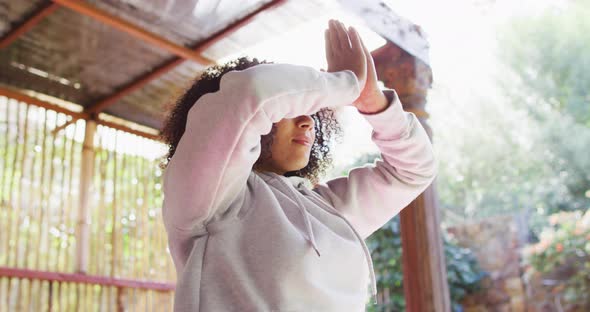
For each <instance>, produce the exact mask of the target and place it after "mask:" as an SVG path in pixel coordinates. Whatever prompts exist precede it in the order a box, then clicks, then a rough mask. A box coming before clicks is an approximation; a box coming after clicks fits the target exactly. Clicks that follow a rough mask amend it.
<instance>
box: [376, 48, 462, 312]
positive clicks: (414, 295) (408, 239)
mask: <svg viewBox="0 0 590 312" xmlns="http://www.w3.org/2000/svg"><path fill="white" fill-rule="evenodd" d="M371 54H372V55H373V58H374V60H375V67H376V69H377V76H378V77H379V80H381V81H383V83H384V84H385V86H386V87H387V88H390V89H395V90H396V91H397V93H398V95H399V97H400V101H401V102H402V105H403V107H404V110H405V111H412V112H417V113H418V114H416V117H418V120H419V121H420V124H421V125H422V126H423V127H424V129H425V130H426V132H427V133H428V135H429V137H430V138H431V140H432V130H431V128H430V127H429V125H428V123H427V121H426V117H427V116H428V114H426V113H425V112H424V108H425V106H426V95H427V93H428V89H430V87H431V85H432V71H431V69H430V67H429V66H428V64H426V63H425V62H423V61H422V60H421V59H420V58H418V57H416V56H414V55H411V54H410V53H408V52H407V51H405V50H404V49H403V48H401V47H400V46H398V45H396V44H394V43H392V42H388V43H387V44H386V45H385V46H384V47H381V48H379V49H378V51H374V52H372V53H371ZM438 210H439V208H438V202H437V196H436V180H435V182H433V183H432V184H431V185H430V186H429V187H428V188H427V189H426V190H425V191H424V192H423V193H422V194H421V195H420V196H418V197H417V198H416V199H415V200H414V201H412V203H410V204H409V205H408V206H407V207H406V208H404V209H403V210H402V211H401V213H400V220H401V238H402V266H403V274H404V296H405V299H406V311H409V312H432V311H437V312H439V311H440V312H449V311H450V297H449V288H448V285H447V270H446V264H445V257H444V251H443V245H442V238H441V229H440V217H439V211H438Z"/></svg>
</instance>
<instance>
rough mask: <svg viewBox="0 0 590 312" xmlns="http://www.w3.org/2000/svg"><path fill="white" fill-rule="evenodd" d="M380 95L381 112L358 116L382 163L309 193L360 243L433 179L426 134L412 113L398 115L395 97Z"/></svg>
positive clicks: (392, 93) (388, 92)
mask: <svg viewBox="0 0 590 312" xmlns="http://www.w3.org/2000/svg"><path fill="white" fill-rule="evenodd" d="M385 93H386V96H387V97H388V99H389V102H390V103H389V106H388V107H387V108H386V109H385V110H384V111H382V112H380V113H377V114H362V113H361V115H362V116H364V118H365V119H366V120H367V121H368V122H369V124H370V125H371V126H372V127H373V131H372V134H371V139H372V140H373V142H375V144H376V145H377V147H378V148H379V150H380V152H381V157H382V160H381V159H377V160H376V161H375V163H374V164H371V165H365V166H363V167H358V168H353V169H351V170H350V171H349V173H348V176H345V177H339V178H336V179H333V180H330V181H327V182H325V183H320V184H317V185H316V186H315V187H314V189H313V190H314V191H315V192H317V193H318V194H320V195H321V196H322V197H323V198H324V199H326V200H327V201H328V202H330V204H332V206H334V207H335V208H336V209H337V210H339V211H340V212H341V213H342V214H343V215H344V216H345V217H346V218H347V219H348V220H349V221H350V222H351V224H352V225H353V226H354V227H355V229H356V230H357V231H358V232H359V234H360V235H361V236H362V237H363V238H367V237H369V235H371V234H372V233H373V232H375V231H376V230H378V229H379V228H380V227H382V226H383V225H384V224H385V223H387V222H388V221H389V220H390V219H391V218H393V217H394V216H395V215H397V214H398V213H399V212H400V211H401V210H402V209H403V208H404V207H406V206H407V205H408V204H409V203H410V202H412V200H414V199H415V198H416V197H418V195H420V194H421V193H422V192H423V191H424V190H425V189H426V188H427V187H428V186H429V185H430V184H431V183H432V181H433V180H434V178H435V176H436V173H437V164H436V159H435V157H434V153H433V148H432V145H431V143H430V140H429V138H428V135H427V134H426V131H425V130H424V128H423V127H422V125H421V124H420V122H419V121H418V119H417V118H416V116H415V115H414V114H413V113H409V112H404V111H403V110H402V105H401V102H400V101H399V99H398V97H397V94H396V93H395V91H393V90H386V91H385Z"/></svg>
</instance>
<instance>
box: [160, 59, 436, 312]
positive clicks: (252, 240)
mask: <svg viewBox="0 0 590 312" xmlns="http://www.w3.org/2000/svg"><path fill="white" fill-rule="evenodd" d="M359 93H360V90H359V86H358V82H357V79H356V76H355V75H354V73H353V72H351V71H342V72H337V73H326V72H321V71H317V70H315V69H312V68H309V67H304V66H295V65H286V64H264V65H258V66H255V67H252V68H249V69H247V70H243V71H233V72H229V73H227V74H225V75H224V76H223V77H222V79H221V84H220V90H219V91H218V92H215V93H210V94H206V95H204V96H202V97H201V98H200V99H199V100H198V101H197V103H195V105H194V106H193V107H192V108H191V110H190V111H189V113H188V120H187V125H186V130H185V133H184V135H183V136H182V138H181V140H180V142H179V144H178V147H177V149H176V152H175V154H174V156H173V157H172V159H171V160H170V162H169V164H168V166H167V168H166V171H165V173H164V195H165V198H164V204H163V217H164V223H165V225H166V230H167V232H168V240H169V245H170V252H171V254H172V258H173V260H174V264H175V266H176V271H177V286H176V292H175V302H174V309H175V311H364V309H365V304H366V303H367V301H368V294H367V291H368V290H369V291H370V293H371V295H373V298H374V296H375V294H376V291H377V289H376V283H375V277H374V272H373V268H372V261H371V257H370V254H369V251H368V249H367V246H366V245H365V242H364V240H365V239H366V238H367V237H368V236H369V235H371V233H373V232H374V231H376V230H377V229H379V228H380V227H381V226H383V225H384V224H385V223H386V222H387V221H389V220H390V219H391V218H392V217H394V216H395V215H397V214H398V213H399V211H400V210H401V209H403V208H404V207H405V206H407V205H408V204H409V203H410V202H411V201H412V200H413V199H415V198H416V197H417V196H418V195H419V194H420V193H422V192H423V191H424V189H426V187H427V186H428V185H429V184H430V183H431V182H432V181H433V179H434V178H435V175H436V172H437V165H436V161H435V158H434V154H433V150H432V146H431V144H430V141H429V139H428V136H427V135H426V132H425V131H424V128H423V127H422V126H421V125H420V123H419V122H418V120H417V118H416V117H415V115H414V114H412V113H408V112H404V111H403V110H402V106H401V103H400V102H399V100H398V97H397V95H396V94H395V92H394V91H392V90H389V91H386V94H387V96H388V98H389V100H390V103H389V106H388V107H387V108H386V109H385V110H384V111H382V112H380V113H377V114H362V115H363V116H364V118H365V119H366V120H367V121H368V122H369V124H370V125H371V126H372V127H373V132H372V135H371V139H372V140H373V142H375V143H376V145H377V146H378V148H379V149H380V151H381V156H382V159H378V160H376V161H375V162H374V163H373V164H369V165H366V166H363V167H359V168H354V169H352V170H351V171H350V172H349V173H348V175H347V176H343V177H339V178H336V179H333V180H330V181H327V182H325V183H320V184H317V185H315V186H314V185H311V184H310V182H309V181H308V180H307V179H305V178H301V177H284V176H281V175H278V174H275V173H269V172H257V171H253V170H252V166H253V164H254V163H255V162H256V160H257V159H258V156H259V155H260V151H261V143H260V136H261V135H263V134H267V133H269V132H270V130H271V128H272V123H274V122H278V121H280V120H281V119H283V118H294V117H297V116H300V115H311V114H313V113H314V112H316V111H318V110H319V109H321V108H323V107H337V106H344V105H348V104H350V103H352V102H353V101H354V100H355V99H356V98H357V97H358V95H359Z"/></svg>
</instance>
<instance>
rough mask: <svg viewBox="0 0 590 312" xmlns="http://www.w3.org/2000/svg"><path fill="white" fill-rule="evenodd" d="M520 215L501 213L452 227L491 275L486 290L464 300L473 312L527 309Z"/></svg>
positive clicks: (485, 282) (467, 308) (461, 242)
mask: <svg viewBox="0 0 590 312" xmlns="http://www.w3.org/2000/svg"><path fill="white" fill-rule="evenodd" d="M520 224H522V222H519V218H516V217H513V216H501V217H495V218H491V219H488V220H486V221H483V222H479V223H473V224H465V225H460V226H456V227H452V228H448V229H447V232H448V233H449V234H450V235H451V236H452V237H454V238H455V239H456V240H457V242H458V243H459V245H461V246H463V247H467V248H469V249H471V250H472V251H473V252H474V253H475V255H476V257H477V260H478V261H479V264H480V266H481V268H482V269H483V270H485V271H486V272H488V273H489V276H488V277H486V278H485V279H484V280H483V289H482V291H480V292H478V293H476V294H474V295H471V296H468V297H467V298H465V299H464V301H463V302H462V304H463V307H464V308H465V311H466V312H469V311H477V312H479V311H481V312H483V311H513V312H519V311H526V294H525V290H524V285H523V282H522V279H521V275H522V274H521V273H522V272H521V267H520V258H521V257H520V249H521V247H522V246H523V245H524V242H525V240H524V239H523V229H522V226H520Z"/></svg>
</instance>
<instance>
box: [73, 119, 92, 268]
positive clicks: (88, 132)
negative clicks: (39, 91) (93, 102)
mask: <svg viewBox="0 0 590 312" xmlns="http://www.w3.org/2000/svg"><path fill="white" fill-rule="evenodd" d="M95 132H96V121H94V120H92V119H89V120H87V121H86V127H85V132H84V145H83V147H82V164H81V167H80V206H79V207H78V223H77V224H76V272H78V273H86V271H87V270H88V254H89V251H90V236H89V234H90V229H89V225H90V212H89V211H88V200H89V197H90V195H91V194H90V191H91V187H92V175H93V173H94V133H95Z"/></svg>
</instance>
